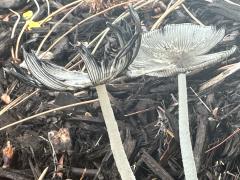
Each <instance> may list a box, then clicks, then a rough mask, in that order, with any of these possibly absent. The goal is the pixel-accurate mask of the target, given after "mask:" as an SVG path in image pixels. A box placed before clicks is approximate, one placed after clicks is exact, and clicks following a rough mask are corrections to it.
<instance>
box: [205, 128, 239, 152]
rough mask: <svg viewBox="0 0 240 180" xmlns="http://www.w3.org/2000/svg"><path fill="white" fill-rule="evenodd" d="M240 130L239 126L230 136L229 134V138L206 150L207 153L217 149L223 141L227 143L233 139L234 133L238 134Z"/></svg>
mask: <svg viewBox="0 0 240 180" xmlns="http://www.w3.org/2000/svg"><path fill="white" fill-rule="evenodd" d="M239 132H240V128H237V129H236V130H235V131H234V132H233V133H232V134H231V135H230V136H228V137H227V138H225V139H224V140H223V141H222V142H220V143H219V144H217V145H216V146H213V147H212V148H210V149H209V150H207V151H205V153H209V152H210V151H212V150H214V149H216V148H217V147H219V146H221V145H222V144H223V143H225V142H226V141H227V140H229V139H231V138H232V137H233V136H234V135H236V134H237V133H239Z"/></svg>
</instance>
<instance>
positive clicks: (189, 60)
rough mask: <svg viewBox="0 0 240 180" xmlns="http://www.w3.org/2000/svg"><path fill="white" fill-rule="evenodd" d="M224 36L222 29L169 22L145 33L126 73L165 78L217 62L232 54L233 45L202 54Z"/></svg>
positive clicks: (133, 75)
mask: <svg viewBox="0 0 240 180" xmlns="http://www.w3.org/2000/svg"><path fill="white" fill-rule="evenodd" d="M224 35H225V30H224V29H216V27H213V26H200V25H195V24H189V23H184V24H170V25H166V26H165V27H163V28H162V29H157V30H153V31H150V32H147V33H145V34H143V36H142V44H141V47H140V50H139V53H138V55H137V57H136V58H135V60H134V61H133V63H132V64H131V65H130V67H129V71H128V72H127V74H128V75H129V76H132V77H136V76H140V75H143V74H147V75H150V76H159V77H164V76H171V75H174V74H177V73H180V72H181V73H182V72H187V71H191V70H194V69H197V68H203V67H206V66H208V65H210V64H214V63H217V62H220V61H222V60H224V59H226V58H227V57H229V56H230V55H231V54H232V53H234V52H235V50H236V47H235V46H234V47H233V48H232V49H230V50H227V51H222V52H218V53H214V54H208V55H205V53H207V52H209V51H210V50H211V49H212V48H213V47H214V46H216V45H217V43H219V42H220V41H221V40H222V39H223V37H224Z"/></svg>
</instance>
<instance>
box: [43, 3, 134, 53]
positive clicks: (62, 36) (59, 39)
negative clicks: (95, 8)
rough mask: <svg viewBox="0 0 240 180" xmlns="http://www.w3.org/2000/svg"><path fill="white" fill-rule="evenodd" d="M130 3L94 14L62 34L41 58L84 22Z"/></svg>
mask: <svg viewBox="0 0 240 180" xmlns="http://www.w3.org/2000/svg"><path fill="white" fill-rule="evenodd" d="M134 1H136V0H134ZM134 1H131V2H134ZM128 3H129V2H124V3H120V4H117V5H114V6H112V7H109V8H108V9H105V10H103V11H101V12H99V13H96V14H94V15H92V16H90V17H87V18H86V19H84V20H82V21H80V22H79V23H77V24H76V25H74V26H73V27H72V28H70V29H69V30H68V31H67V32H65V33H64V34H62V35H61V36H60V37H59V38H58V39H57V40H56V41H54V42H53V44H52V45H51V46H50V47H49V48H48V49H47V50H46V51H45V52H44V53H42V54H41V56H44V54H45V53H47V52H49V51H50V50H51V49H52V48H53V47H54V46H55V45H56V44H57V43H58V42H59V41H61V40H62V38H64V37H65V36H66V35H68V34H69V33H71V32H72V31H73V30H74V29H76V28H77V27H78V26H79V25H81V24H83V23H84V22H86V21H88V20H90V19H92V18H94V17H96V16H99V15H101V14H103V13H105V12H107V11H110V10H112V9H114V8H116V7H119V6H123V5H125V4H128Z"/></svg>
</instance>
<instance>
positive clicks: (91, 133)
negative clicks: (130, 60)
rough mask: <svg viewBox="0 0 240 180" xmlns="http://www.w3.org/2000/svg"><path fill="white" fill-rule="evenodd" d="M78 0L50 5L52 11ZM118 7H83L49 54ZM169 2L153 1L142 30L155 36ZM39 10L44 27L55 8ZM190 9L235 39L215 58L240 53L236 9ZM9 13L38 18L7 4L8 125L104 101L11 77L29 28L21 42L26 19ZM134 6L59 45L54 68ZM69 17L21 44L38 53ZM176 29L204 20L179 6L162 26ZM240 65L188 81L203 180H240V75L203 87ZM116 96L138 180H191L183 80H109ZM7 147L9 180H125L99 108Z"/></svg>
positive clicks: (22, 6) (47, 122)
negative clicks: (183, 150)
mask: <svg viewBox="0 0 240 180" xmlns="http://www.w3.org/2000/svg"><path fill="white" fill-rule="evenodd" d="M13 1H14V0H13ZM4 2H5V0H4ZM6 2H7V1H6ZM71 2H72V1H71V0H68V1H63V0H52V1H49V3H50V11H51V12H53V11H55V10H57V9H59V8H61V7H62V6H64V5H66V4H69V3H71ZM121 2H124V1H121ZM234 2H235V3H238V4H239V11H238V12H240V1H239V0H235V1H234ZM117 3H120V1H118V2H117V1H114V0H111V1H110V0H103V1H100V0H92V1H90V0H89V1H87V3H83V4H82V5H80V6H79V7H78V8H76V9H75V10H74V11H73V12H72V13H71V14H70V15H69V16H68V17H67V18H66V19H65V20H64V21H63V22H62V23H61V24H60V25H59V28H57V29H55V30H54V32H53V33H52V34H51V36H50V37H49V39H48V40H47V41H46V42H45V44H44V45H43V47H42V50H43V51H44V50H47V48H48V47H49V46H50V45H51V44H52V43H53V42H54V40H55V39H57V38H58V37H59V36H60V35H62V34H63V33H64V32H66V31H67V30H69V29H70V28H71V27H72V26H74V25H75V24H77V23H78V22H80V21H82V20H83V19H85V18H87V17H89V16H90V15H93V14H95V13H98V12H101V11H102V10H105V9H107V8H109V7H111V6H113V5H115V4H117ZM169 3H170V1H169V0H164V1H161V2H155V3H150V4H149V5H147V6H144V7H142V8H141V9H140V10H138V13H139V16H140V18H141V21H142V24H143V29H145V30H149V29H150V28H151V27H152V25H153V24H154V22H156V20H157V19H158V18H159V17H160V16H161V15H162V14H163V13H164V12H165V11H166V8H167V6H168V4H169ZM133 4H134V3H133ZM39 5H40V9H41V13H40V14H39V16H38V17H37V18H36V21H39V20H41V19H43V18H44V17H46V16H47V4H46V1H45V0H41V1H39ZM184 5H185V7H187V9H188V10H189V11H190V12H191V13H192V14H193V15H194V16H195V17H196V18H197V19H198V20H200V21H201V22H202V23H203V24H204V25H214V26H217V27H223V28H225V30H226V37H225V38H224V40H223V41H222V42H221V43H220V44H218V46H217V47H216V48H214V49H213V52H214V51H220V50H224V49H229V48H230V47H232V46H233V45H237V46H240V36H239V33H240V18H238V16H240V13H236V14H234V13H235V10H234V9H231V8H230V7H228V6H225V5H224V4H221V3H219V4H218V2H215V4H214V3H212V2H208V1H204V0H201V1H195V0H188V1H186V2H184ZM71 7H74V6H71ZM226 7H227V8H226ZM8 8H11V9H13V10H15V11H16V12H18V13H19V14H20V15H21V16H22V13H23V12H26V11H27V10H29V9H31V10H32V11H33V12H35V11H36V7H35V5H34V3H33V1H30V2H29V3H27V1H19V0H15V1H14V5H11V3H10V1H9V6H7V5H6V4H5V3H2V4H1V3H0V14H1V15H0V18H1V21H0V40H1V41H0V42H1V44H0V66H1V69H0V93H1V96H2V97H1V99H2V101H1V102H0V107H1V112H0V114H1V115H0V127H4V126H6V125H8V124H10V123H13V122H16V121H18V120H21V119H23V118H26V117H30V116H32V115H35V114H38V113H41V112H44V111H47V110H50V109H53V108H57V107H60V106H64V105H68V104H72V103H77V102H84V101H88V100H92V99H96V98H97V94H96V91H95V89H94V88H88V89H83V90H79V91H76V92H55V91H52V90H47V89H40V90H37V91H36V88H35V87H32V86H31V85H29V84H26V83H23V82H21V81H19V80H18V79H16V78H15V77H13V76H11V75H8V74H6V73H5V71H4V68H8V67H10V66H11V62H14V63H15V64H16V65H17V64H19V63H20V61H21V60H22V52H21V50H20V52H19V59H13V58H12V56H11V47H15V44H16V42H17V38H18V36H19V34H20V32H21V29H22V27H23V26H24V23H25V20H24V19H23V18H22V17H21V19H20V21H19V25H18V27H17V28H16V32H15V37H14V38H11V37H10V36H11V32H12V28H13V26H14V23H15V22H16V20H17V16H16V15H15V14H14V13H13V12H11V11H9V10H8ZM126 9H127V5H126V4H125V5H123V6H120V7H116V8H114V9H112V10H110V11H108V12H105V13H103V14H101V15H99V16H96V17H94V18H92V19H91V20H89V21H87V22H86V23H83V24H81V25H79V27H77V28H76V29H75V30H74V31H72V32H71V33H70V34H68V35H67V36H65V37H64V38H63V39H62V40H61V41H60V43H58V44H57V45H56V46H55V47H53V49H52V50H51V51H50V52H51V56H53V60H52V61H53V62H55V63H56V64H58V65H62V66H64V65H66V64H67V63H68V62H69V61H71V60H72V59H73V57H74V56H76V55H77V51H76V50H75V49H74V48H73V46H72V44H75V43H76V42H77V41H81V42H90V41H91V40H93V39H94V38H95V37H96V36H97V35H98V34H99V33H100V32H102V31H103V30H104V29H105V28H106V22H112V21H113V20H114V19H116V18H117V17H118V16H119V15H120V14H121V13H122V12H124V11H125V10H126ZM229 9H231V13H229V12H228V10H229ZM68 10H69V8H68V9H67V10H63V12H62V13H59V14H57V15H56V16H53V17H52V18H51V19H50V20H49V21H48V22H46V23H45V24H44V25H43V26H41V27H36V28H32V29H28V30H25V31H24V33H23V36H22V38H21V41H20V44H23V43H24V42H27V41H29V40H30V39H33V38H36V37H37V38H38V39H37V40H36V42H35V43H34V45H33V46H32V47H31V49H34V50H36V49H37V48H38V45H39V43H40V42H41V40H42V39H43V38H44V37H45V35H46V34H47V33H48V31H49V30H50V28H51V27H52V26H53V25H54V24H55V23H56V22H58V21H59V20H60V19H61V18H62V17H63V15H64V14H66V13H67V12H68ZM172 23H196V22H195V20H193V19H192V18H191V17H190V16H189V14H188V13H187V12H186V11H185V10H184V8H183V7H182V6H180V7H179V8H177V9H175V10H174V11H173V12H172V13H170V14H169V15H168V16H167V17H166V18H165V19H164V20H163V22H162V25H161V26H164V25H165V24H172ZM103 44H104V43H103ZM101 50H104V46H101V47H100V51H101ZM96 56H98V54H96ZM80 60H81V58H79V57H78V58H76V60H75V61H73V63H72V64H71V65H74V64H75V65H74V66H73V67H72V69H74V70H78V69H81V68H82V67H83V64H82V63H81V62H80ZM238 60H239V53H238V52H237V53H235V54H234V55H233V56H231V58H230V59H228V61H224V62H223V63H221V64H217V65H214V66H213V67H210V68H209V69H207V70H204V71H201V72H195V73H194V74H191V75H189V76H188V98H189V99H188V100H189V104H188V105H189V119H190V124H191V133H192V142H193V148H194V155H195V158H196V159H195V160H196V166H197V169H198V173H199V179H202V180H205V179H206V180H207V179H210V180H212V179H224V180H225V179H238V178H239V174H240V172H239V166H240V160H239V159H238V158H239V156H240V146H239V142H240V141H239V138H240V136H239V132H240V128H239V127H240V120H239V118H240V114H239V109H240V105H239V102H240V73H239V72H238V71H236V73H234V74H232V75H231V76H228V77H227V78H225V79H224V80H223V79H222V80H221V79H219V81H218V82H217V83H213V84H212V85H211V86H210V87H208V88H205V89H202V86H203V85H204V83H206V82H207V81H209V80H211V79H212V78H214V77H215V76H217V75H218V74H220V73H221V72H223V71H224V70H226V69H227V68H231V66H227V65H229V64H233V63H237V62H238ZM107 89H108V92H109V96H110V99H111V103H112V107H113V110H114V114H115V116H116V119H117V121H118V126H119V130H120V132H121V136H122V141H123V143H124V147H125V151H126V154H127V155H128V156H129V157H130V158H129V161H130V163H131V165H132V168H133V171H134V172H135V175H136V179H138V180H146V179H164V180H168V179H169V180H171V179H184V175H183V167H182V161H181V154H180V147H179V138H178V101H177V99H178V94H177V79H176V77H168V78H156V77H148V76H142V77H138V78H135V79H124V80H118V81H113V82H111V83H109V84H108V85H107ZM34 91H35V93H34V94H33V95H32V96H30V97H28V98H27V99H26V100H24V101H22V102H21V101H20V102H19V103H17V104H16V103H15V104H13V105H11V106H10V107H8V108H7V110H6V111H4V112H3V110H4V108H5V107H6V106H7V104H8V103H10V102H8V99H7V98H9V97H10V99H11V101H14V100H15V99H17V98H18V97H20V96H22V97H21V99H23V98H25V97H26V96H27V95H29V94H31V93H32V92H34ZM3 95H4V96H3ZM62 138H63V139H62ZM62 141H63V142H62ZM7 142H8V143H7ZM50 142H51V143H50ZM7 144H8V146H7ZM0 148H1V149H2V150H3V151H1V152H0V162H1V166H2V167H3V166H7V167H5V168H0V179H4V180H5V179H6V180H8V179H16V180H21V179H23V180H28V179H37V178H38V177H39V176H40V175H41V174H42V172H43V170H44V169H45V168H46V167H48V170H47V173H46V175H45V177H44V179H52V178H53V179H86V180H87V179H111V180H113V179H120V177H119V174H118V171H117V169H116V166H115V164H114V160H113V157H112V154H111V149H110V145H109V140H108V136H107V131H106V128H105V125H104V120H103V117H102V112H101V108H100V105H99V103H98V102H94V103H89V104H85V105H81V106H76V107H70V108H66V109H64V110H60V111H54V112H50V113H48V114H45V115H42V116H37V117H35V118H33V119H31V120H29V121H26V122H25V123H20V124H17V125H15V126H12V127H9V128H7V129H5V130H2V131H0ZM53 149H54V150H53ZM4 150H5V151H4ZM11 150H12V151H13V155H12V153H11V152H12V151H11ZM6 151H7V152H6ZM7 155H11V156H10V157H8V156H7Z"/></svg>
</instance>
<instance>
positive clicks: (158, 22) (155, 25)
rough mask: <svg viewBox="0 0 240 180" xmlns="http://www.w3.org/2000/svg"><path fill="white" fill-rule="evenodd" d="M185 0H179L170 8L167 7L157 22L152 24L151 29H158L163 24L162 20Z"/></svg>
mask: <svg viewBox="0 0 240 180" xmlns="http://www.w3.org/2000/svg"><path fill="white" fill-rule="evenodd" d="M183 2H184V0H178V1H177V2H176V3H175V4H173V5H172V6H171V7H170V8H169V9H167V10H166V11H165V12H164V13H163V14H162V16H161V17H160V18H159V19H158V20H157V21H156V22H155V24H154V25H153V26H152V28H151V30H153V29H157V28H158V27H159V26H160V25H161V24H162V21H163V20H164V19H165V18H166V17H167V16H168V15H169V14H170V13H171V12H173V11H174V10H175V9H176V8H177V7H178V6H180V5H181V4H182V3H183Z"/></svg>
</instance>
